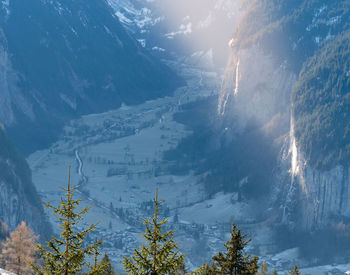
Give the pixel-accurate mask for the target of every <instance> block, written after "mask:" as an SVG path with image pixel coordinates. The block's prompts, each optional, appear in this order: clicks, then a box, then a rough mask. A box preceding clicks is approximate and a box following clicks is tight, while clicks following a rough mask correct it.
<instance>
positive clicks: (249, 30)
mask: <svg viewBox="0 0 350 275" xmlns="http://www.w3.org/2000/svg"><path fill="white" fill-rule="evenodd" d="M305 3H306V1H298V2H283V3H280V2H279V3H277V1H268V2H266V3H265V2H262V1H252V5H251V7H250V8H249V9H248V12H247V14H246V15H245V16H243V19H242V20H241V22H240V24H239V25H238V28H237V30H236V32H235V34H234V36H233V38H232V40H231V41H230V43H229V44H230V47H231V48H232V55H231V58H230V60H229V63H228V66H227V70H226V73H225V78H224V81H223V87H222V91H221V93H220V98H219V106H218V114H219V116H221V123H222V126H221V127H222V129H223V130H225V133H229V134H226V135H225V136H226V137H227V136H233V135H235V134H236V133H237V132H239V131H241V130H242V129H244V128H245V127H246V125H247V124H248V123H249V122H250V121H254V122H255V124H256V126H255V127H258V128H259V127H261V128H262V129H264V130H266V131H267V132H271V131H272V133H273V135H272V137H273V138H274V141H275V143H276V144H277V145H278V146H279V148H280V152H281V153H280V154H279V156H278V165H277V167H276V168H275V169H274V180H273V182H272V185H273V186H272V190H273V192H272V195H271V196H272V199H271V205H274V206H275V207H281V206H282V207H281V209H282V211H281V220H282V221H283V222H284V223H287V224H290V225H291V226H293V225H295V226H298V227H299V228H303V229H307V230H310V229H319V228H324V227H329V226H333V225H335V224H337V223H339V222H344V223H348V222H347V220H348V218H349V217H350V211H349V201H350V199H349V198H350V193H349V184H350V182H349V165H348V164H347V163H348V161H349V152H350V151H349V149H348V148H349V147H348V144H349V131H348V121H349V120H348V116H349V113H350V112H349V102H350V101H349V96H348V91H349V89H348V83H349V82H348V77H349V73H348V72H347V70H348V69H344V66H345V64H348V62H347V61H348V58H349V51H348V50H347V49H348V34H347V31H348V29H349V25H348V24H349V23H348V22H350V21H349V20H348V19H349V12H348V10H344V5H346V6H347V5H349V3H348V2H346V1H339V2H327V1H322V0H320V1H314V2H313V3H312V4H310V5H306V4H305ZM291 11H293V12H291ZM290 14H293V16H289V15H290ZM310 15H311V16H310ZM321 41H323V43H321ZM344 41H345V42H344ZM300 83H301V84H302V85H301V84H300ZM296 84H297V85H296ZM294 121H295V123H294ZM294 124H295V125H294ZM276 129H277V130H276ZM261 161H264V159H263V158H262V159H261Z"/></svg>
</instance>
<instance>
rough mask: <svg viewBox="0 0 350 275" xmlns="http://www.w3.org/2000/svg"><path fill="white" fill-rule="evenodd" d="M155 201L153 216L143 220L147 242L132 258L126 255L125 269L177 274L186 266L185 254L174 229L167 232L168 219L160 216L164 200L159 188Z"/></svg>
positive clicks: (130, 272)
mask: <svg viewBox="0 0 350 275" xmlns="http://www.w3.org/2000/svg"><path fill="white" fill-rule="evenodd" d="M153 201H154V215H153V217H152V218H151V219H144V220H143V221H144V225H145V228H146V232H145V233H144V234H143V237H144V239H145V240H146V244H145V245H142V246H141V247H140V249H135V250H134V253H133V255H132V256H131V257H130V258H126V257H124V261H123V264H124V269H125V271H127V272H128V273H129V274H140V275H141V274H150V275H160V274H176V273H177V271H178V270H179V269H182V268H183V266H184V255H181V254H180V252H179V250H178V247H177V243H176V242H175V241H174V231H168V232H165V231H164V226H165V224H166V223H167V221H168V220H167V219H160V217H159V210H160V206H161V204H162V202H163V201H159V200H158V189H157V191H156V197H155V198H154V200H153Z"/></svg>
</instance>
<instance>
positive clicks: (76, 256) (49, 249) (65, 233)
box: [33, 167, 102, 275]
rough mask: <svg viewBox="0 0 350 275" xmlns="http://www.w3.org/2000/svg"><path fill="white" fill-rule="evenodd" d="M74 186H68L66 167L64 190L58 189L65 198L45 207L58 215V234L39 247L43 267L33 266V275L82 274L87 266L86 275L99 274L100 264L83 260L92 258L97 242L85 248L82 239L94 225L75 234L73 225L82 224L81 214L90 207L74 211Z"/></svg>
mask: <svg viewBox="0 0 350 275" xmlns="http://www.w3.org/2000/svg"><path fill="white" fill-rule="evenodd" d="M77 188H78V187H73V188H72V187H71V185H70V167H69V177H68V187H67V188H62V189H63V190H64V191H65V192H66V193H65V198H64V199H63V198H61V202H60V203H59V205H58V206H52V205H51V204H50V203H47V204H46V207H47V208H49V209H52V210H53V215H57V216H58V220H59V222H60V227H61V233H60V235H59V237H52V239H51V240H49V241H47V244H46V246H45V245H39V246H38V249H39V251H40V252H41V255H42V258H43V261H44V263H43V267H40V266H37V265H33V268H34V270H35V273H36V274H37V275H39V274H40V275H46V274H61V275H62V274H64V275H71V274H82V273H83V269H84V268H85V267H89V269H90V271H89V272H88V273H87V274H99V273H98V272H99V271H100V270H101V269H102V266H101V265H94V266H90V265H89V264H88V263H87V257H89V256H96V254H98V247H99V246H100V244H101V242H100V241H96V242H95V243H94V244H93V245H86V244H85V243H84V241H85V238H86V237H87V235H88V234H89V232H91V231H92V230H94V229H95V227H96V225H90V226H89V227H88V228H87V229H85V230H82V231H79V230H78V229H77V225H78V224H79V222H80V221H82V219H83V216H84V214H86V213H87V212H88V211H89V209H90V208H83V209H82V210H80V211H77V210H76V209H77V207H78V206H79V205H80V203H81V201H82V200H77V199H74V195H73V193H74V191H75V190H76V189H77Z"/></svg>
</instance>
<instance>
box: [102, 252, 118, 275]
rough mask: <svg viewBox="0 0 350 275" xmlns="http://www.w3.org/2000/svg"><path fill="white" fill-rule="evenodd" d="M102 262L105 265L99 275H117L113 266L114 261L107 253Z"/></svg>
mask: <svg viewBox="0 0 350 275" xmlns="http://www.w3.org/2000/svg"><path fill="white" fill-rule="evenodd" d="M101 264H102V265H103V268H102V270H101V272H100V273H98V274H99V275H115V273H114V267H113V266H112V262H111V260H110V258H109V257H108V255H107V254H105V255H104V256H103V258H102V260H101Z"/></svg>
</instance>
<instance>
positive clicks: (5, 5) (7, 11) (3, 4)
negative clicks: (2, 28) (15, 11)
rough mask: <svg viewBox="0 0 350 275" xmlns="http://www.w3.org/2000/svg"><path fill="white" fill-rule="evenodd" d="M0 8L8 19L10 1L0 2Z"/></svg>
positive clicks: (2, 0)
mask: <svg viewBox="0 0 350 275" xmlns="http://www.w3.org/2000/svg"><path fill="white" fill-rule="evenodd" d="M1 4H2V8H3V9H4V10H5V12H6V16H7V17H8V16H9V15H10V13H11V12H10V0H1Z"/></svg>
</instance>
